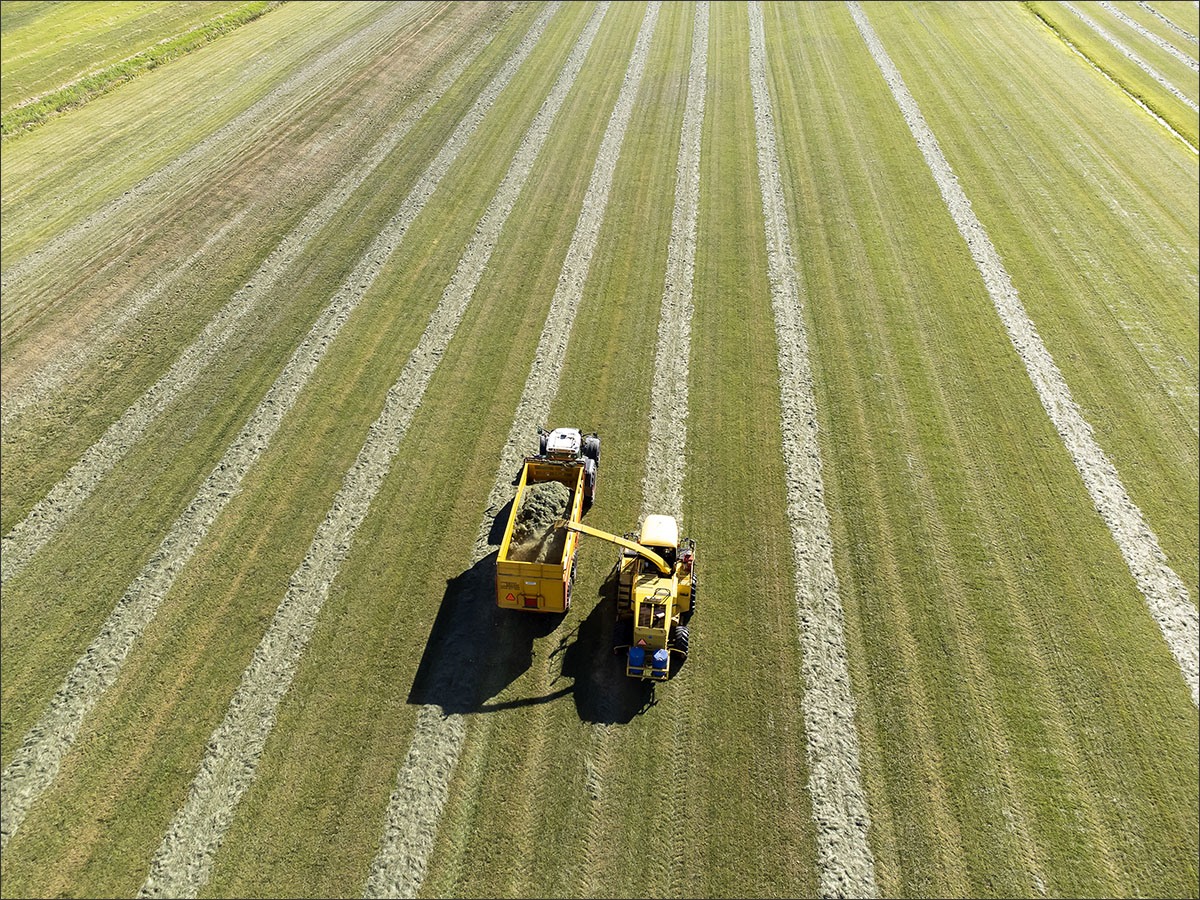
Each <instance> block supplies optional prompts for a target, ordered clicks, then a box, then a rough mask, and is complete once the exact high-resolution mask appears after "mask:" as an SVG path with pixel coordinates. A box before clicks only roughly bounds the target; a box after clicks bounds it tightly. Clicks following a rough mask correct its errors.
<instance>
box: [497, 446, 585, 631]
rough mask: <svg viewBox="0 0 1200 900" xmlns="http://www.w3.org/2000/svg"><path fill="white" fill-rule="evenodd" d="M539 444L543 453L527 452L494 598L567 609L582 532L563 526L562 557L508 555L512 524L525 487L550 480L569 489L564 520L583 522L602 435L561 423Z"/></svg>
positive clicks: (505, 603) (507, 605)
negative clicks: (525, 558)
mask: <svg viewBox="0 0 1200 900" xmlns="http://www.w3.org/2000/svg"><path fill="white" fill-rule="evenodd" d="M539 449H540V451H541V452H540V454H539V455H538V456H531V457H527V458H526V459H525V463H524V465H523V466H522V468H521V478H520V480H519V481H518V483H517V493H516V496H515V497H513V503H512V512H510V513H509V516H508V523H507V525H506V526H505V529H504V539H503V541H501V543H500V553H499V555H498V556H497V557H496V603H497V605H498V606H500V607H501V608H502V609H527V610H530V611H532V612H546V613H565V612H566V611H567V610H568V609H570V607H571V588H572V587H573V586H574V583H575V552H576V550H577V549H578V547H579V535H577V534H575V533H573V532H570V531H568V532H565V534H564V535H563V536H564V538H565V541H564V543H563V550H562V557H561V558H560V559H557V560H547V561H546V562H525V561H523V560H520V559H510V558H509V556H510V551H512V549H513V547H512V536H513V527H514V526H515V525H516V521H517V514H518V512H519V511H520V509H521V501H522V499H523V498H524V494H525V490H526V488H528V487H529V486H530V485H534V484H540V483H543V482H547V481H557V482H559V483H560V484H563V485H566V487H567V489H568V490H569V491H570V492H571V499H570V502H569V504H568V506H567V513H566V516H565V519H566V521H570V522H579V521H580V520H581V519H582V518H583V512H584V509H586V508H587V507H588V506H590V505H591V500H592V497H594V496H595V489H596V471H597V467H598V464H599V461H600V439H599V437H597V436H596V435H594V434H592V435H588V436H586V437H585V436H583V435H582V434H581V433H580V432H579V431H578V430H577V429H573V428H571V429H568V428H560V429H557V430H555V431H552V432H549V433H544V434H543V435H542V436H541V440H540V442H539ZM556 527H557V526H556Z"/></svg>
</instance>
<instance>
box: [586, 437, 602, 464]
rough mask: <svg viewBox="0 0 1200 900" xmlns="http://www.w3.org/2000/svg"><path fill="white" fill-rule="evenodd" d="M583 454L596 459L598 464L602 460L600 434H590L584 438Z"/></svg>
mask: <svg viewBox="0 0 1200 900" xmlns="http://www.w3.org/2000/svg"><path fill="white" fill-rule="evenodd" d="M583 455H584V456H586V457H587V458H588V459H594V460H595V461H596V463H597V464H599V462H600V435H598V434H589V435H588V436H587V437H585V438H584V439H583Z"/></svg>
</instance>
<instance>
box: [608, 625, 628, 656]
mask: <svg viewBox="0 0 1200 900" xmlns="http://www.w3.org/2000/svg"><path fill="white" fill-rule="evenodd" d="M612 643H613V653H620V652H621V651H622V650H624V649H625V648H626V647H628V646H629V645H630V644H632V643H633V619H617V624H616V625H614V626H613V641H612Z"/></svg>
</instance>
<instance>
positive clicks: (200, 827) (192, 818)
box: [141, 3, 608, 896]
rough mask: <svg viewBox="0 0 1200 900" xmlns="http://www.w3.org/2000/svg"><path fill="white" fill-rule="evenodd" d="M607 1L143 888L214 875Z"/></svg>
mask: <svg viewBox="0 0 1200 900" xmlns="http://www.w3.org/2000/svg"><path fill="white" fill-rule="evenodd" d="M557 8H558V4H551V5H549V6H547V7H546V9H545V10H543V12H542V15H541V17H540V18H539V20H538V22H537V23H536V24H535V26H534V28H533V29H531V31H530V33H529V35H528V36H527V37H526V40H525V43H524V44H523V45H522V48H521V50H520V51H519V52H518V54H516V55H515V56H514V58H513V60H514V62H515V63H516V64H519V62H520V61H522V60H523V58H524V57H525V56H527V55H528V53H529V52H530V51H531V50H532V48H533V45H534V43H536V41H537V39H538V38H539V37H540V36H541V32H542V31H544V29H545V26H546V24H547V23H548V22H549V19H550V18H551V16H552V15H553V13H554V12H555V11H556V10H557ZM607 11H608V4H607V3H602V4H600V5H598V6H597V7H596V9H595V10H594V11H593V13H592V16H591V18H590V19H589V21H588V23H587V25H586V26H585V27H584V29H583V31H582V32H581V33H580V36H579V38H578V40H577V41H576V44H575V47H574V48H573V50H572V51H571V54H570V56H569V57H568V58H567V61H566V62H565V63H564V65H563V68H562V70H561V71H560V73H559V75H558V78H557V80H556V81H555V83H554V86H553V87H552V88H551V90H550V93H549V94H548V95H547V97H546V100H545V101H544V102H543V104H542V106H541V108H540V109H539V110H538V113H537V115H536V116H535V118H534V120H533V122H532V123H531V125H530V127H529V130H528V131H527V133H526V135H525V138H524V140H523V142H522V144H521V146H520V148H519V149H518V150H517V153H516V154H515V156H514V158H513V161H512V163H511V165H510V167H509V170H508V173H507V174H506V175H505V178H504V180H503V182H502V183H501V185H500V187H499V189H498V190H497V192H496V195H495V197H494V198H493V200H492V202H491V203H490V204H489V206H488V208H487V210H486V211H485V212H484V214H483V216H482V217H481V218H480V220H479V223H478V225H477V226H476V230H475V234H474V236H473V237H472V239H471V242H470V244H469V245H468V246H467V249H466V250H465V251H464V253H463V256H462V258H461V259H460V260H459V264H458V267H457V268H456V270H455V274H454V276H453V278H452V280H451V282H450V284H449V285H448V286H447V288H446V290H445V292H444V293H443V295H442V301H441V304H440V305H439V306H438V308H437V309H436V310H435V311H434V313H433V315H432V316H431V318H430V321H429V324H428V326H427V327H426V329H425V332H424V333H423V334H422V336H421V339H420V341H419V342H418V344H417V347H416V349H415V350H413V353H412V355H411V356H410V358H409V361H408V363H407V365H406V366H405V368H404V370H403V371H402V373H401V375H400V377H399V378H398V379H397V381H396V383H395V384H394V385H393V386H392V388H391V389H390V390H389V391H388V394H387V398H386V400H385V402H384V408H383V411H382V412H381V413H380V415H379V418H378V419H377V420H376V421H375V423H374V424H373V425H372V426H371V429H370V432H369V434H368V437H367V440H366V443H365V444H364V446H363V448H362V450H361V451H360V452H359V454H358V458H357V459H356V460H355V463H354V465H353V466H352V467H351V469H350V471H349V472H348V473H347V475H346V478H345V480H344V481H343V484H342V487H341V490H340V491H339V492H338V495H337V496H336V497H335V498H334V501H333V504H332V507H331V509H330V511H329V513H328V514H327V515H326V517H325V519H324V521H323V522H322V523H321V525H320V526H319V528H318V530H317V534H316V536H315V537H314V539H313V542H312V544H311V546H310V547H309V550H308V552H307V554H306V555H305V558H304V560H303V562H302V563H301V564H300V566H299V568H298V569H297V570H296V571H295V572H294V573H293V575H292V577H291V580H290V583H289V586H288V590H287V593H286V595H285V597H284V599H283V601H282V603H281V604H280V606H279V609H278V610H277V612H276V614H275V618H274V620H273V621H272V623H271V626H270V627H269V628H268V629H267V632H266V634H265V635H264V636H263V639H262V641H261V642H260V644H259V646H258V648H257V650H256V651H255V654H254V657H253V659H252V661H251V663H250V666H249V667H248V668H247V670H246V672H245V674H244V675H243V678H242V683H241V685H240V686H239V687H238V690H237V692H236V694H235V695H234V697H233V700H232V701H231V703H230V709H229V712H228V714H227V715H226V718H225V720H224V721H223V722H222V723H221V725H220V726H219V727H218V728H217V730H216V731H215V732H214V734H213V736H212V738H211V739H210V741H209V744H208V747H209V750H208V753H207V755H206V756H205V759H204V761H203V762H202V763H201V767H200V773H199V774H198V775H197V777H196V779H195V781H194V782H193V783H192V787H191V790H190V791H189V794H188V798H187V801H186V803H185V805H184V807H183V809H182V810H181V811H180V812H179V814H178V815H177V817H176V819H175V821H174V823H173V824H172V826H171V829H170V831H169V832H168V833H167V835H166V837H165V838H164V840H163V843H162V846H161V847H160V849H159V851H158V853H157V854H156V855H155V859H154V862H153V864H152V867H151V874H150V877H149V878H148V879H147V881H146V884H145V886H143V889H142V891H141V894H142V895H143V896H158V895H163V894H167V895H177V894H179V893H181V892H182V893H187V894H189V895H194V894H195V892H196V891H197V890H198V889H199V888H200V887H203V885H204V884H205V883H207V881H208V876H209V871H210V869H211V863H212V859H213V858H214V856H215V854H216V851H217V849H218V847H219V845H220V843H221V841H222V839H223V838H224V835H225V833H226V831H227V830H228V827H229V824H230V822H231V821H232V818H233V814H234V811H235V809H236V807H237V804H238V802H239V801H240V800H241V798H242V796H243V795H244V794H245V791H246V790H247V788H248V787H249V786H250V784H251V782H252V781H253V780H254V778H255V775H256V773H257V769H258V760H259V758H260V757H261V755H262V752H263V748H264V746H265V744H266V741H267V738H268V736H269V734H270V731H271V728H272V727H273V725H274V723H275V719H276V714H277V711H278V707H279V703H280V701H281V700H282V699H283V696H284V695H285V694H286V693H287V691H288V689H289V687H290V686H291V683H292V679H293V678H294V677H295V673H296V669H297V666H298V665H299V662H300V658H301V656H302V655H303V653H304V649H305V647H306V646H307V644H308V641H309V638H310V637H311V636H312V631H313V629H314V628H315V626H316V623H317V619H318V617H319V615H320V612H321V609H322V607H323V606H324V603H325V600H326V599H327V597H328V595H329V589H330V587H331V585H332V584H333V582H334V580H335V579H336V578H337V576H338V572H339V570H340V568H341V564H342V562H343V561H344V560H345V559H346V557H347V556H348V555H349V553H350V550H351V547H352V546H353V542H354V537H355V535H356V533H357V531H358V528H359V526H360V525H361V524H362V522H363V521H364V519H365V518H366V516H367V513H368V511H369V509H370V506H371V503H372V501H373V500H374V499H375V495H376V494H377V493H378V491H379V488H380V487H381V486H382V484H383V481H384V479H385V478H386V477H387V475H388V472H389V471H390V469H391V464H392V460H393V459H394V458H395V455H396V453H397V452H398V451H399V449H400V443H401V441H403V439H404V436H405V434H406V433H407V430H408V426H409V424H410V423H411V421H412V418H413V415H414V414H415V413H416V410H417V407H418V406H419V405H420V403H421V400H422V398H423V397H424V395H425V389H426V388H427V387H428V385H429V381H430V379H431V378H432V376H433V373H434V370H435V369H436V368H437V366H438V363H439V362H440V361H441V359H442V357H443V355H444V354H445V351H446V348H447V346H448V345H449V343H450V341H451V339H452V338H453V336H454V333H455V332H456V331H457V329H458V325H459V323H460V322H461V321H462V317H463V313H464V312H465V311H466V307H467V305H468V303H469V302H470V300H471V298H472V297H473V296H474V293H475V289H476V287H477V286H478V284H479V281H480V279H481V278H482V276H483V272H484V269H485V268H486V267H487V264H488V261H489V259H490V258H491V253H492V250H493V249H494V247H495V246H496V242H497V240H498V239H499V237H500V233H501V231H502V230H503V228H504V225H505V223H506V222H507V221H508V217H509V214H510V213H511V212H512V210H513V207H514V205H515V204H516V202H517V198H518V197H519V196H520V193H521V191H522V189H523V188H524V185H525V182H526V181H527V180H528V178H529V175H530V173H531V171H532V170H533V166H534V163H535V162H536V160H537V158H538V155H539V154H540V152H541V150H542V147H543V146H544V144H545V142H546V138H547V137H548V135H549V133H550V128H551V126H552V124H553V122H554V119H555V117H556V115H557V114H558V111H559V109H560V108H561V107H562V105H563V102H564V101H565V100H566V97H567V94H568V93H569V92H570V90H571V87H572V86H573V85H574V83H575V79H576V77H577V76H578V74H579V71H580V69H581V68H582V67H583V63H584V60H585V58H586V57H587V54H588V51H589V50H590V48H591V45H592V42H593V41H594V40H595V37H596V33H597V32H598V31H599V29H600V24H601V22H602V21H603V19H604V16H605V14H606V13H607ZM513 69H514V70H515V65H513ZM510 74H511V73H510ZM497 77H498V78H499V76H497Z"/></svg>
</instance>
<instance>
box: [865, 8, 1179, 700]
mask: <svg viewBox="0 0 1200 900" xmlns="http://www.w3.org/2000/svg"><path fill="white" fill-rule="evenodd" d="M847 5H848V6H849V7H850V14H851V15H852V16H853V17H854V22H855V24H856V25H857V26H858V30H859V33H860V34H861V35H862V37H863V40H864V41H865V42H866V45H867V48H868V49H869V50H870V51H871V55H872V56H873V57H874V59H875V63H876V65H878V66H879V71H880V72H881V73H882V74H883V78H884V80H885V81H886V82H887V85H888V87H889V88H890V89H891V92H892V96H893V97H895V99H896V103H897V105H898V106H899V107H900V111H901V113H902V114H903V115H904V121H905V122H907V123H908V127H909V129H910V130H911V131H912V134H913V137H914V138H915V139H916V142H917V147H918V148H919V149H920V151H921V154H922V155H923V156H924V157H925V162H926V163H927V164H928V165H929V169H930V171H931V172H932V173H933V178H934V181H936V182H937V185H938V189H939V190H940V191H941V193H942V199H943V200H944V201H945V203H946V208H947V210H949V212H950V215H951V217H952V218H953V219H954V224H955V225H957V226H958V230H959V233H960V234H962V236H963V239H964V240H965V241H966V242H967V247H968V248H969V250H970V252H971V258H972V259H974V260H975V265H976V266H977V267H978V269H979V273H980V275H982V276H983V282H984V285H985V286H986V287H987V291H988V294H989V295H990V296H991V298H992V303H993V304H994V305H995V307H996V312H997V313H999V315H1000V320H1001V321H1002V322H1003V323H1004V327H1005V330H1006V331H1007V332H1008V335H1009V338H1010V339H1011V340H1012V343H1013V346H1014V347H1015V348H1016V351H1017V354H1018V355H1019V356H1020V357H1021V361H1022V362H1023V363H1024V364H1025V369H1026V371H1027V372H1028V373H1029V378H1030V380H1031V381H1032V382H1033V386H1034V388H1035V389H1036V390H1037V393H1038V398H1039V399H1040V400H1041V402H1042V406H1043V408H1044V409H1045V410H1046V414H1047V415H1048V416H1049V417H1050V421H1051V422H1053V423H1054V427H1055V429H1056V430H1057V431H1058V433H1059V436H1060V437H1061V438H1062V441H1063V444H1064V446H1065V447H1066V449H1067V452H1068V453H1070V454H1071V460H1072V462H1074V463H1075V468H1076V469H1078V470H1079V474H1080V476H1081V477H1082V478H1083V483H1084V486H1085V487H1086V488H1087V491H1088V494H1089V495H1090V496H1091V498H1092V503H1093V504H1094V505H1095V507H1096V511H1097V512H1098V513H1100V517H1101V518H1102V519H1103V520H1104V524H1105V525H1107V526H1108V530H1109V531H1110V532H1111V533H1112V536H1113V540H1114V541H1116V543H1117V547H1118V548H1119V549H1120V551H1121V555H1122V556H1124V557H1125V562H1126V564H1127V565H1128V566H1129V571H1130V573H1131V574H1132V575H1133V579H1134V581H1135V582H1136V583H1137V586H1138V589H1139V590H1140V591H1141V592H1142V595H1143V596H1144V597H1145V598H1146V605H1147V606H1148V607H1149V609H1150V613H1151V615H1152V616H1153V617H1154V620H1155V622H1157V623H1158V627H1159V629H1160V630H1161V631H1162V635H1163V638H1164V639H1165V640H1166V642H1167V646H1168V647H1170V649H1171V653H1172V654H1174V656H1175V660H1176V662H1178V663H1179V668H1180V671H1181V672H1182V673H1183V678H1184V681H1185V682H1186V683H1187V686H1188V688H1189V689H1190V691H1191V694H1192V702H1193V703H1195V704H1197V705H1200V689H1198V681H1200V679H1198V670H1200V622H1198V617H1197V611H1196V607H1195V605H1194V604H1193V603H1192V599H1191V597H1190V596H1189V595H1188V591H1187V588H1186V587H1185V586H1184V584H1183V581H1182V580H1181V579H1180V578H1179V576H1178V575H1177V574H1176V573H1175V572H1174V571H1173V570H1172V569H1171V567H1170V566H1168V565H1167V558H1166V555H1165V554H1164V553H1163V551H1162V548H1161V547H1159V544H1158V538H1157V537H1156V536H1155V534H1154V532H1153V531H1151V530H1150V526H1149V525H1148V524H1147V523H1146V520H1145V519H1144V518H1143V517H1142V513H1141V511H1140V510H1139V509H1138V508H1137V507H1136V506H1135V505H1134V503H1133V501H1132V500H1131V499H1130V498H1129V494H1128V493H1127V492H1126V491H1125V486H1124V484H1122V482H1121V477H1120V474H1119V473H1118V472H1117V469H1116V466H1114V465H1113V464H1112V462H1111V461H1110V460H1109V458H1108V457H1107V456H1106V455H1105V453H1104V451H1103V450H1102V449H1101V448H1100V445H1099V444H1097V443H1096V439H1095V438H1094V437H1093V436H1092V427H1091V425H1089V424H1088V422H1087V420H1085V419H1084V418H1083V414H1082V413H1081V412H1080V410H1079V407H1078V406H1077V405H1076V403H1075V401H1074V399H1073V398H1072V396H1071V390H1070V388H1069V387H1068V386H1067V383H1066V380H1065V379H1064V378H1063V376H1062V373H1061V372H1060V371H1059V370H1058V367H1057V366H1056V365H1055V363H1054V359H1053V358H1052V357H1051V356H1050V352H1049V351H1048V350H1047V349H1046V346H1045V344H1043V343H1042V339H1041V336H1040V335H1039V334H1038V332H1037V329H1036V328H1035V327H1034V324H1033V322H1032V320H1031V319H1030V318H1029V314H1028V313H1027V312H1026V311H1025V307H1024V305H1022V303H1021V298H1020V297H1019V296H1018V294H1017V289H1016V288H1015V287H1014V286H1013V283H1012V279H1011V278H1009V275H1008V272H1007V271H1006V270H1005V268H1004V263H1003V261H1002V260H1001V259H1000V254H999V253H997V252H996V248H995V247H994V246H993V245H992V242H991V239H990V238H989V237H988V234H987V231H986V230H985V229H984V227H983V225H982V224H981V223H980V222H979V219H978V218H976V216H975V212H974V210H973V209H972V208H971V202H970V201H969V200H968V199H967V196H966V194H964V193H963V189H962V187H961V186H960V185H959V183H958V179H957V178H956V177H955V175H954V171H953V170H952V169H951V168H950V163H949V162H947V161H946V157H945V155H943V153H942V150H941V147H940V146H939V145H938V142H937V138H936V137H935V136H934V134H933V132H932V131H931V130H930V128H929V125H928V124H927V123H926V122H925V119H924V117H923V116H922V115H921V110H920V108H919V107H918V106H917V102H916V100H914V99H913V96H912V94H911V93H909V90H908V88H907V87H906V86H905V84H904V79H903V78H901V77H900V73H899V71H897V69H896V66H895V65H894V64H893V63H892V60H891V58H890V57H889V56H888V55H887V51H886V50H884V48H883V44H882V43H880V41H879V37H878V35H876V33H875V29H874V28H872V27H871V23H870V21H869V20H868V19H867V16H866V14H865V13H864V12H863V10H862V7H861V6H860V5H859V4H858V3H857V2H854V0H847Z"/></svg>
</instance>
